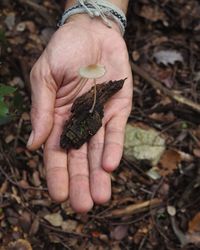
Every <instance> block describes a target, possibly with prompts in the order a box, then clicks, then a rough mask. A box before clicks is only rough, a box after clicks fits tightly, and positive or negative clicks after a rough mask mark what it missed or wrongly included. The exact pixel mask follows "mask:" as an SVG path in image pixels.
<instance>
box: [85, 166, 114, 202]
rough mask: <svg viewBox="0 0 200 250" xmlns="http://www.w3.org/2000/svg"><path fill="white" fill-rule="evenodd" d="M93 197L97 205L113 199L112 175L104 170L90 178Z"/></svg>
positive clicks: (94, 173) (95, 172) (99, 170)
mask: <svg viewBox="0 0 200 250" xmlns="http://www.w3.org/2000/svg"><path fill="white" fill-rule="evenodd" d="M90 181H91V195H92V199H93V201H94V202H95V203H96V204H104V203H106V202H108V201H109V200H110V198H111V180H110V174H109V173H107V172H105V171H104V170H102V169H98V170H96V171H93V172H92V174H91V177H90Z"/></svg>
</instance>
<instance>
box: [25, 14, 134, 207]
mask: <svg viewBox="0 0 200 250" xmlns="http://www.w3.org/2000/svg"><path fill="white" fill-rule="evenodd" d="M113 25H114V27H113V29H109V28H107V27H106V26H105V25H104V24H102V23H101V21H99V20H90V19H89V18H88V17H87V16H85V15H82V16H81V18H80V17H79V18H76V17H74V18H73V19H71V21H70V22H68V23H67V24H65V25H64V26H63V27H61V28H60V29H59V30H58V31H57V32H56V33H55V34H54V36H53V37H52V39H51V41H50V43H49V44H48V46H47V48H46V49H45V51H44V52H43V54H42V55H41V57H40V58H39V60H38V61H37V62H36V64H35V65H34V67H33V69H32V73H31V86H32V110H31V120H32V126H33V132H32V136H31V137H30V140H29V143H28V147H29V148H30V149H32V150H34V149H37V148H38V147H40V146H41V145H42V144H43V143H44V144H45V146H44V164H45V168H46V178H47V183H48V189H49V192H50V195H51V197H52V198H53V199H54V200H56V201H59V202H60V201H64V200H66V199H67V198H68V196H69V199H70V203H71V205H72V207H73V209H74V210H75V211H78V212H86V211H88V210H90V209H91V208H92V206H93V203H94V202H95V203H99V204H100V203H104V202H106V201H107V200H109V198H110V195H111V180H110V174H109V172H111V171H113V170H114V169H115V168H116V167H117V166H118V164H119V161H120V159H121V156H122V150H123V139H124V128H125V124H126V121H127V118H128V115H129V112H130V109H131V103H132V77H131V70H130V66H129V61H128V54H127V49H126V46H125V43H124V41H123V38H122V37H121V35H120V33H119V31H118V28H117V27H115V24H113ZM95 63H98V64H102V65H104V66H105V68H106V74H105V76H104V77H102V78H100V79H99V80H98V82H97V83H102V82H105V81H109V80H119V79H122V78H125V77H128V79H127V80H126V81H125V84H124V87H123V88H122V90H120V91H119V92H118V93H117V94H115V95H114V96H113V97H112V98H111V99H110V100H109V101H108V102H107V103H106V105H105V109H104V118H103V126H102V127H101V128H100V130H99V131H98V132H97V134H96V135H95V136H93V137H92V139H91V140H90V141H89V143H85V144H84V145H83V146H82V147H81V148H80V149H78V150H75V149H72V150H68V151H67V152H66V150H63V149H61V148H60V135H61V133H62V129H63V125H64V123H65V121H66V120H67V119H68V118H69V116H70V108H71V105H72V103H73V101H74V99H76V97H74V98H73V99H71V98H70V97H71V96H72V93H74V89H75V88H76V87H77V85H78V83H79V80H80V76H79V75H78V71H79V68H80V67H82V66H87V65H90V64H95ZM91 86H92V82H90V81H88V82H87V83H86V85H85V86H84V87H83V89H82V90H81V91H80V93H79V94H78V95H81V94H83V93H84V92H86V91H88V90H89V89H90V88H91Z"/></svg>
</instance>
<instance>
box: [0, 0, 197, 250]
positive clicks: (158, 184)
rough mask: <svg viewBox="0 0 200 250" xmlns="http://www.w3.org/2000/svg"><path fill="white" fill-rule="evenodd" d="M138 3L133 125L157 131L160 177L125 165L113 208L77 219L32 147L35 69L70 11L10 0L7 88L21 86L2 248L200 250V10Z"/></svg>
mask: <svg viewBox="0 0 200 250" xmlns="http://www.w3.org/2000/svg"><path fill="white" fill-rule="evenodd" d="M130 2H131V3H130V6H129V12H128V27H127V31H126V34H125V39H126V42H127V46H128V50H129V54H130V60H131V61H132V69H133V78H134V96H133V109H132V112H131V115H130V119H129V123H130V122H131V124H137V126H139V127H142V128H145V129H146V130H149V129H154V130H156V131H158V132H159V134H160V135H162V136H163V138H165V149H164V153H163V155H162V157H161V159H160V160H159V161H158V162H157V163H156V166H154V169H155V171H157V175H158V176H157V177H156V178H155V173H154V175H153V176H150V175H149V174H148V173H149V172H148V170H149V169H151V167H152V166H150V164H149V162H148V161H147V160H135V161H131V160H129V159H127V158H126V157H123V158H122V160H121V163H120V166H119V167H118V169H117V171H115V172H114V173H113V174H112V199H111V201H109V202H108V203H106V204H105V205H101V206H97V205H96V206H95V207H94V208H93V210H92V211H91V212H89V213H88V214H76V213H75V212H74V211H73V210H72V209H71V208H70V205H69V202H68V201H66V202H64V203H62V204H56V203H55V202H53V201H52V200H51V199H50V197H49V195H48V191H47V187H46V181H45V177H44V175H45V174H44V168H43V160H42V149H40V150H37V151H36V152H30V151H28V150H27V148H26V142H27V139H28V136H29V133H30V131H31V122H30V115H29V111H30V83H29V73H30V69H31V67H32V65H33V63H34V62H35V61H36V59H37V58H38V57H39V56H40V54H41V53H42V51H43V49H44V48H45V46H46V44H47V43H48V41H49V39H50V37H51V35H52V34H53V32H54V31H55V30H56V25H55V20H58V19H57V17H58V16H59V15H60V13H61V11H62V10H61V8H60V6H58V4H56V1H54V0H49V1H40V0H37V1H33V0H16V1H11V0H1V3H0V83H3V84H7V85H9V86H13V87H15V88H17V91H16V93H15V94H13V96H15V97H13V98H14V100H15V103H14V107H15V108H17V113H16V112H15V116H14V117H13V119H12V120H11V121H10V122H9V121H4V125H0V126H1V130H0V249H1V250H7V249H8V250H14V249H15V250H17V249H22V250H24V249H35V250H40V249H41V250H56V249H58V250H62V249H81V250H82V249H88V250H93V249H98V250H103V249H105V250H106V249H108V250H109V249H113V250H118V249H136V250H153V249H155V250H178V249H182V250H192V249H195V250H197V249H200V161H199V158H200V142H199V139H200V126H199V123H200V18H199V17H200V2H199V1H198V0H190V1H187V0H178V1H172V0H134V1H130ZM155 80H156V81H155ZM180 96H181V98H180ZM182 97H184V98H182ZM8 101H9V99H8ZM198 103H199V104H198ZM10 112H14V111H13V110H12V107H11V111H10Z"/></svg>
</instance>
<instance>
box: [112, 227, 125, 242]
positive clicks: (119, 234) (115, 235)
mask: <svg viewBox="0 0 200 250" xmlns="http://www.w3.org/2000/svg"><path fill="white" fill-rule="evenodd" d="M127 234H128V226H126V225H120V226H117V227H115V228H114V230H113V231H112V232H111V238H112V239H115V240H122V239H124V238H125V237H126V236H127Z"/></svg>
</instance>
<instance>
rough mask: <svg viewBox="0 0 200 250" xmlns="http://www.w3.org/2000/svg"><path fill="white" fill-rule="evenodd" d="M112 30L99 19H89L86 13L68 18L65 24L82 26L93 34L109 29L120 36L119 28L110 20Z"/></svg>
mask: <svg viewBox="0 0 200 250" xmlns="http://www.w3.org/2000/svg"><path fill="white" fill-rule="evenodd" d="M110 22H111V26H112V28H108V27H107V26H106V25H105V24H104V23H103V22H102V20H101V19H100V18H98V17H96V18H90V16H89V15H88V14H86V13H83V14H75V15H72V16H71V17H69V19H68V20H67V21H66V22H65V24H67V23H71V24H78V26H82V27H84V28H86V29H90V30H91V31H94V32H99V31H102V32H107V31H109V30H110V29H112V30H114V31H115V32H117V33H119V34H120V35H121V30H120V28H119V25H118V24H117V23H116V22H115V21H112V20H110Z"/></svg>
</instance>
